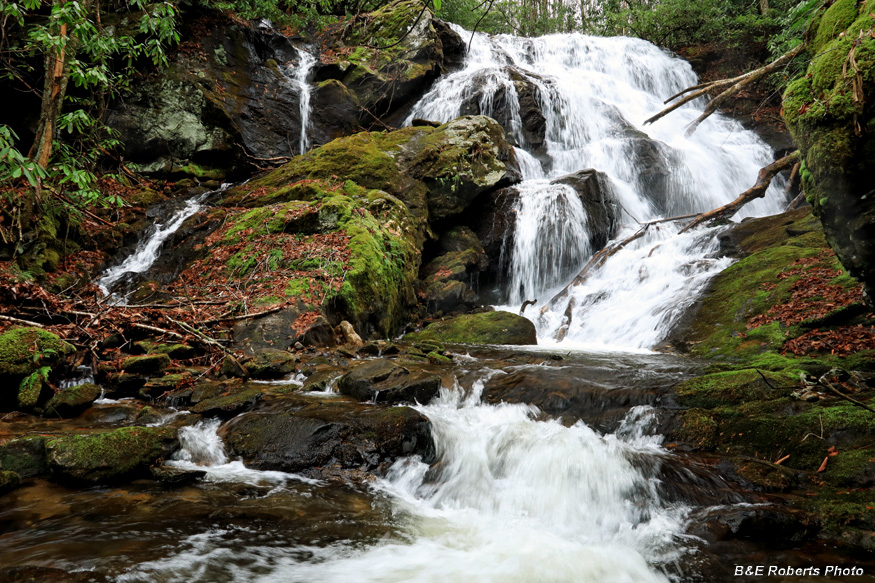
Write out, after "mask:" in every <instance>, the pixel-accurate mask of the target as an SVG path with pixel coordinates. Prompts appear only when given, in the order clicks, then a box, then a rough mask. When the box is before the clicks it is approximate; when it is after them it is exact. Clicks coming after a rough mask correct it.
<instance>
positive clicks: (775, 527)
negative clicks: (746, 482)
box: [690, 505, 817, 544]
mask: <svg viewBox="0 0 875 583" xmlns="http://www.w3.org/2000/svg"><path fill="white" fill-rule="evenodd" d="M691 524H693V528H692V529H691V530H690V534H692V535H694V536H698V537H701V538H703V539H704V540H706V541H708V542H716V541H722V540H730V539H748V540H753V541H757V542H760V543H765V544H775V543H777V542H779V541H780V542H783V543H786V542H788V541H795V542H799V541H802V540H805V539H806V538H807V537H808V536H810V535H812V534H814V533H815V532H817V526H816V524H815V523H814V521H813V520H812V518H811V516H810V515H809V514H807V513H806V512H804V511H801V510H798V509H793V508H789V507H785V506H777V505H774V506H758V507H751V506H728V507H727V506H724V507H718V508H711V509H705V510H702V511H699V512H698V513H696V515H694V516H692V517H691Z"/></svg>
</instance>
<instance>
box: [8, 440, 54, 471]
mask: <svg viewBox="0 0 875 583" xmlns="http://www.w3.org/2000/svg"><path fill="white" fill-rule="evenodd" d="M0 469H4V470H10V471H13V472H15V473H17V474H18V475H20V476H21V477H22V478H30V477H32V476H39V475H42V474H45V473H46V472H47V471H48V465H47V462H46V438H45V437H43V436H34V437H19V438H18V439H13V440H10V441H7V442H6V443H4V444H3V445H0Z"/></svg>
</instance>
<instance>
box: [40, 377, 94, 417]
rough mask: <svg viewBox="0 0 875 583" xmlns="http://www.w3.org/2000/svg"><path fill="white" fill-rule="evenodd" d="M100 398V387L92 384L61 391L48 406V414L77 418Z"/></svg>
mask: <svg viewBox="0 0 875 583" xmlns="http://www.w3.org/2000/svg"><path fill="white" fill-rule="evenodd" d="M98 397H100V387H98V386H97V385H95V384H92V383H85V384H83V385H78V386H75V387H70V388H67V389H61V391H60V392H59V393H58V394H57V395H55V396H54V397H52V399H51V400H50V401H49V402H48V404H47V405H46V412H47V414H48V415H58V416H60V417H76V416H77V415H79V414H80V413H82V412H84V411H85V410H86V409H88V407H90V406H91V403H93V402H94V401H95V399H97V398H98Z"/></svg>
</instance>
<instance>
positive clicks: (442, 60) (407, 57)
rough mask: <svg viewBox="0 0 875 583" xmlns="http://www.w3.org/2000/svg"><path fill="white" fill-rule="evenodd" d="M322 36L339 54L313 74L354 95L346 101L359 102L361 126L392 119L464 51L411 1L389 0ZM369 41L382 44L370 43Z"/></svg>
mask: <svg viewBox="0 0 875 583" xmlns="http://www.w3.org/2000/svg"><path fill="white" fill-rule="evenodd" d="M327 40H328V46H327V48H328V49H332V50H335V51H337V54H338V56H339V58H338V59H337V60H336V61H334V62H325V63H324V64H322V65H321V66H320V67H319V68H318V70H317V71H316V76H317V79H318V80H322V79H328V78H332V79H338V80H339V81H341V82H342V83H343V85H344V87H346V89H347V90H348V91H349V93H350V94H351V95H352V97H353V98H352V99H349V100H348V101H351V102H353V103H355V104H356V105H358V106H359V107H360V110H359V122H360V123H361V124H362V125H363V126H366V127H369V126H371V125H372V124H373V123H374V116H379V118H381V119H383V120H387V121H388V122H389V123H395V121H396V118H400V116H401V115H403V113H404V112H406V109H407V108H408V107H409V106H410V105H412V103H414V102H415V100H416V99H418V98H419V97H420V96H421V95H422V94H424V93H425V91H427V90H428V88H429V87H430V85H431V83H432V82H433V81H434V79H435V78H437V76H438V75H439V74H440V73H441V72H442V71H443V70H444V69H445V68H446V67H452V66H456V65H458V63H459V59H460V58H463V54H464V52H463V47H464V43H463V42H462V40H461V39H460V38H459V36H458V34H456V33H455V32H454V31H453V30H452V29H451V28H450V27H448V26H447V25H446V24H444V23H441V22H439V21H437V20H435V19H434V18H433V17H432V15H431V13H430V11H426V12H422V10H421V4H419V3H418V2H416V1H412V0H405V1H396V2H391V3H389V4H386V5H384V6H382V7H381V8H379V9H378V10H375V11H374V12H371V13H369V14H362V15H358V16H356V23H355V25H354V26H349V27H345V28H344V29H343V33H342V35H339V36H338V38H335V39H327ZM396 41H398V42H396ZM374 44H376V45H384V46H386V47H387V48H386V49H383V50H376V49H373V48H370V47H371V46H372V45H374ZM347 47H355V50H354V51H349V50H348V49H347ZM321 106H322V104H320V103H318V102H317V103H315V108H314V116H313V117H314V119H320V118H325V117H328V116H327V115H326V114H325V113H323V112H322V111H320V109H321ZM338 113H341V114H342V113H344V112H343V111H341V112H338ZM344 119H345V120H346V119H349V118H344ZM398 121H400V119H399V120H398ZM347 123H348V122H347ZM396 125H397V124H396Z"/></svg>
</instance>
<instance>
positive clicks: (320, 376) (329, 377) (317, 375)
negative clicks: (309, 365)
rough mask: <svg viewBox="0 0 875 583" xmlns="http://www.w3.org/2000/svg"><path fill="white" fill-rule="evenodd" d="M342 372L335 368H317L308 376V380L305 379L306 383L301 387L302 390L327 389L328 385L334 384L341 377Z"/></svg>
mask: <svg viewBox="0 0 875 583" xmlns="http://www.w3.org/2000/svg"><path fill="white" fill-rule="evenodd" d="M341 374H342V372H341V371H339V370H337V369H335V368H333V367H332V368H329V369H323V370H317V371H315V372H314V373H313V374H311V375H310V376H308V377H307V380H305V381H304V385H303V386H302V387H301V390H302V391H326V390H328V387H329V386H331V385H332V384H334V382H335V381H336V380H337V379H338V378H340V376H341Z"/></svg>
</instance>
